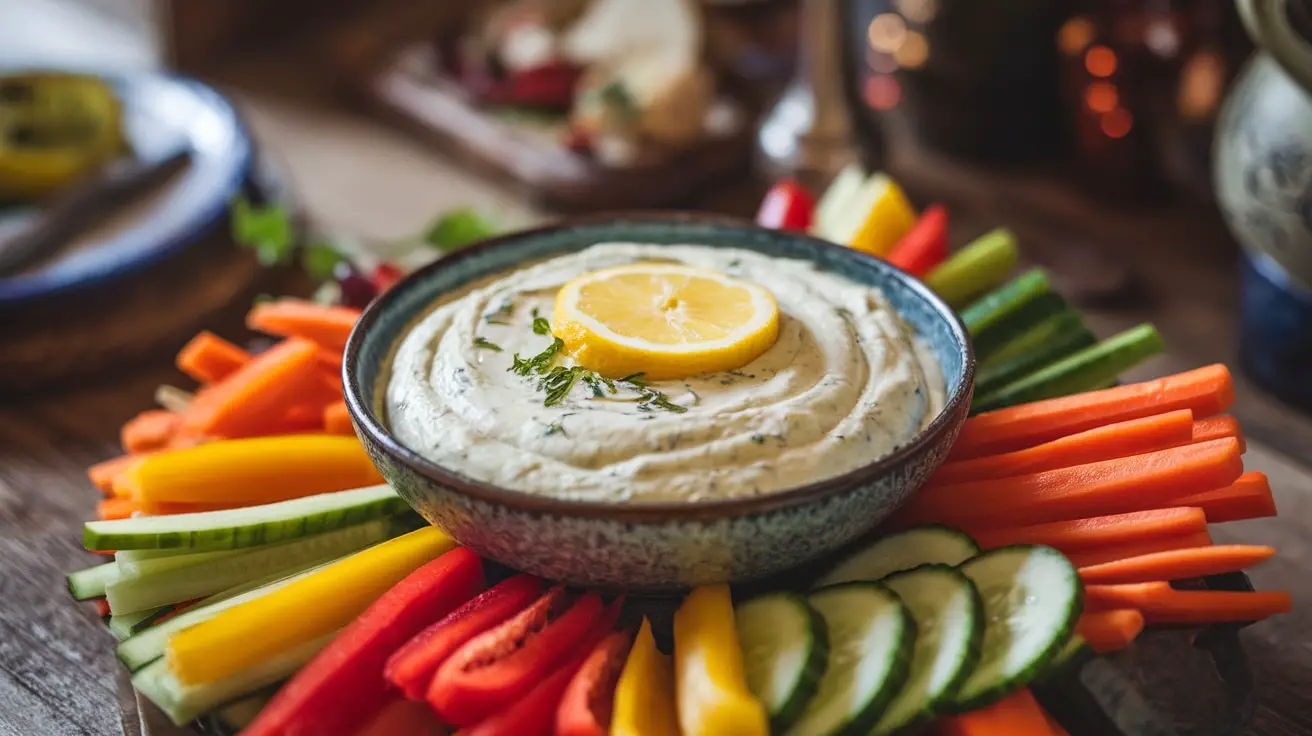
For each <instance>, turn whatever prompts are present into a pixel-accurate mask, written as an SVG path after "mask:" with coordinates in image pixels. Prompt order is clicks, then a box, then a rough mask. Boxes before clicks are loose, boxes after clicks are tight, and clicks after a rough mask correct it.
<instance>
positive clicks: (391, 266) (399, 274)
mask: <svg viewBox="0 0 1312 736" xmlns="http://www.w3.org/2000/svg"><path fill="white" fill-rule="evenodd" d="M403 278H405V271H402V270H401V267H400V266H398V265H396V264H395V263H388V262H386V261H384V262H382V263H379V264H378V265H377V266H374V272H373V273H371V274H369V281H371V282H372V283H373V285H374V289H376V290H377V291H378V293H379V294H381V293H383V292H384V291H387V290H388V289H390V288H392V287H393V286H396V282H398V281H400V280H401V279H403Z"/></svg>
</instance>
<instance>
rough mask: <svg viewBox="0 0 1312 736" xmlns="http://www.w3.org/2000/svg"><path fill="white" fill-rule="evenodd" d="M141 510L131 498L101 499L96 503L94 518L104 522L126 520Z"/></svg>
mask: <svg viewBox="0 0 1312 736" xmlns="http://www.w3.org/2000/svg"><path fill="white" fill-rule="evenodd" d="M140 510H141V505H140V504H138V503H137V502H136V501H135V500H133V499H131V498H102V499H101V500H100V501H99V502H97V503H96V518H98V519H102V520H105V521H111V520H116V519H126V518H128V517H130V516H132V515H133V514H134V513H136V512H138V511H140Z"/></svg>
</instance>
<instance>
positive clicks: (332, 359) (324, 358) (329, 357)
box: [319, 349, 342, 381]
mask: <svg viewBox="0 0 1312 736" xmlns="http://www.w3.org/2000/svg"><path fill="white" fill-rule="evenodd" d="M319 362H320V363H323V367H324V368H327V369H328V370H329V372H330V373H332V375H333V377H334V378H337V379H338V380H339V381H340V380H341V373H342V351H340V350H327V349H325V350H320V351H319Z"/></svg>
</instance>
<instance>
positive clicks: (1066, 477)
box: [896, 439, 1243, 529]
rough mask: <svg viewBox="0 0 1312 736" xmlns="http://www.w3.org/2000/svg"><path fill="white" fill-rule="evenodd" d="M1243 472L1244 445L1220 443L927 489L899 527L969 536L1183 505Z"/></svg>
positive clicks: (906, 511) (914, 500)
mask: <svg viewBox="0 0 1312 736" xmlns="http://www.w3.org/2000/svg"><path fill="white" fill-rule="evenodd" d="M1241 473H1243V459H1242V458H1241V457H1240V455H1239V442H1238V441H1237V440H1234V439H1225V440H1212V441H1211V442H1201V443H1198V444H1196V445H1185V446H1184V447H1174V448H1171V449H1169V450H1158V451H1157V452H1150V453H1145V454H1143V455H1134V456H1132V457H1123V458H1118V459H1115V460H1104V461H1103V462H1099V463H1089V464H1088V465H1077V466H1075V467H1073V468H1062V469H1060V470H1048V471H1044V472H1042V473H1032V474H1030V475H1018V476H1016V477H1014V478H1001V479H993V480H980V481H971V482H968V483H955V484H952V485H942V486H935V487H932V488H926V489H925V490H923V491H921V492H920V493H918V494H917V495H915V496H914V497H912V499H911V501H910V502H909V503H908V504H907V505H906V506H904V507H903V509H902V510H900V511H899V512H898V513H897V515H896V518H897V523H907V522H914V523H938V524H947V525H949V526H957V527H961V528H963V529H989V528H999V527H1004V526H1015V525H1017V524H1041V523H1045V522H1050V521H1062V520H1064V519H1080V518H1085V517H1089V516H1103V515H1107V514H1124V513H1129V512H1131V511H1142V510H1144V509H1150V508H1154V507H1163V506H1176V505H1179V504H1178V503H1176V502H1175V501H1176V499H1178V498H1180V497H1181V496H1186V495H1189V494H1191V493H1198V492H1201V491H1203V490H1204V489H1208V488H1218V487H1220V486H1224V485H1226V484H1229V483H1233V482H1234V481H1235V479H1236V478H1238V477H1239V475H1240V474H1241Z"/></svg>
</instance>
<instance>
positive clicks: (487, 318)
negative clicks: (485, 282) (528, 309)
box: [483, 297, 515, 325]
mask: <svg viewBox="0 0 1312 736" xmlns="http://www.w3.org/2000/svg"><path fill="white" fill-rule="evenodd" d="M514 314H515V302H514V301H513V300H512V299H511V298H510V297H506V298H505V299H502V300H501V304H499V305H498V306H497V308H496V309H494V310H492V311H491V312H488V313H487V314H485V315H483V321H484V322H487V323H488V324H491V325H508V324H510V318H511V317H512V316H513V315H514Z"/></svg>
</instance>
